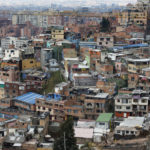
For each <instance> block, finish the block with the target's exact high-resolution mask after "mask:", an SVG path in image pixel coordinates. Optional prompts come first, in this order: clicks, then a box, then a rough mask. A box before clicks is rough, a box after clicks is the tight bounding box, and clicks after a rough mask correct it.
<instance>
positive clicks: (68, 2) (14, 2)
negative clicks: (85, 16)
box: [0, 0, 137, 6]
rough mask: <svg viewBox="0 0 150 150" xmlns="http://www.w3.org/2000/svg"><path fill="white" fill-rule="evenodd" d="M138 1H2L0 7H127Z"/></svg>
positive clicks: (0, 0)
mask: <svg viewBox="0 0 150 150" xmlns="http://www.w3.org/2000/svg"><path fill="white" fill-rule="evenodd" d="M136 1H137V0H0V5H32V6H34V5H42V6H43V5H44V6H48V5H50V4H51V3H53V4H54V3H56V4H63V5H64V6H65V5H66V6H72V5H74V6H90V5H96V4H100V3H106V4H111V3H116V4H119V5H125V4H127V3H135V2H136Z"/></svg>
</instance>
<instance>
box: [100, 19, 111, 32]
mask: <svg viewBox="0 0 150 150" xmlns="http://www.w3.org/2000/svg"><path fill="white" fill-rule="evenodd" d="M100 31H101V32H110V22H109V20H108V19H107V18H104V17H103V19H102V22H101V23H100Z"/></svg>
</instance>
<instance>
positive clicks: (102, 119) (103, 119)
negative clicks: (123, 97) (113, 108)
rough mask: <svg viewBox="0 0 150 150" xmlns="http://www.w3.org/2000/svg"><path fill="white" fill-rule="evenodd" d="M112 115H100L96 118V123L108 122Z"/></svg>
mask: <svg viewBox="0 0 150 150" xmlns="http://www.w3.org/2000/svg"><path fill="white" fill-rule="evenodd" d="M112 115H113V113H102V114H100V115H99V117H98V118H97V120H96V122H109V121H110V119H111V118H112Z"/></svg>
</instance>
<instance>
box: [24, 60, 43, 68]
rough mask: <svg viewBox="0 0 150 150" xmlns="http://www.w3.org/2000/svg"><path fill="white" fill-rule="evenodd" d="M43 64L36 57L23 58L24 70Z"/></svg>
mask: <svg viewBox="0 0 150 150" xmlns="http://www.w3.org/2000/svg"><path fill="white" fill-rule="evenodd" d="M40 66H41V63H40V62H37V61H36V60H35V59H24V60H22V70H25V69H31V68H39V67H40Z"/></svg>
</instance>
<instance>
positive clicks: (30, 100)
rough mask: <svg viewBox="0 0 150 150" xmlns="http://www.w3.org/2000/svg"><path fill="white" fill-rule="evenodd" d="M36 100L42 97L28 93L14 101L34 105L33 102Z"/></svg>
mask: <svg viewBox="0 0 150 150" xmlns="http://www.w3.org/2000/svg"><path fill="white" fill-rule="evenodd" d="M37 98H44V96H43V95H40V94H37V93H32V92H29V93H26V94H23V95H21V96H18V97H16V98H15V99H16V100H19V101H22V102H26V103H29V104H35V100H36V99H37Z"/></svg>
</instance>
